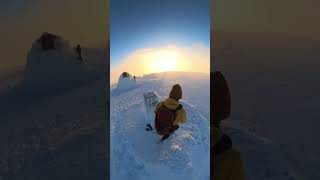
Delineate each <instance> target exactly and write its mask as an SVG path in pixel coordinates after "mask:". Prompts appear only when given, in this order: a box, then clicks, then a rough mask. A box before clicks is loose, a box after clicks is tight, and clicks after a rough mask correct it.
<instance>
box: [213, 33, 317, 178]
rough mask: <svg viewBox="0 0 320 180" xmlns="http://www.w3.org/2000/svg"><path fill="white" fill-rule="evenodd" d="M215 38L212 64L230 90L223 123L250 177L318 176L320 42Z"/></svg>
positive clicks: (258, 36)
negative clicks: (229, 104) (228, 109)
mask: <svg viewBox="0 0 320 180" xmlns="http://www.w3.org/2000/svg"><path fill="white" fill-rule="evenodd" d="M215 38H216V39H215V42H216V44H215V47H216V48H213V49H212V52H211V54H212V55H213V58H214V64H213V67H214V69H218V70H220V71H222V72H223V74H224V75H225V76H226V78H227V80H228V83H229V86H230V91H231V95H232V114H231V117H230V119H229V120H228V121H227V122H226V123H225V124H224V125H225V126H224V128H225V131H226V132H227V133H229V134H230V135H231V137H232V139H233V140H234V146H235V147H236V148H237V149H238V150H239V151H240V152H242V153H243V156H244V163H245V169H246V176H247V179H249V180H255V179H308V180H309V179H311V180H312V179H319V178H320V174H319V172H320V163H319V162H320V159H319V157H320V156H319V152H320V143H319V142H320V141H319V140H318V137H319V135H320V134H319V132H320V131H319V126H320V123H319V122H320V121H319V119H320V116H319V113H318V110H317V109H318V106H319V102H320V96H319V95H318V94H319V93H318V92H319V91H320V86H319V84H320V74H319V70H318V67H320V63H319V61H318V59H319V57H320V53H319V48H320V42H317V41H314V40H310V39H306V38H303V37H302V38H301V37H294V36H288V35H285V34H276V33H230V32H225V33H223V32H217V33H216V36H215Z"/></svg>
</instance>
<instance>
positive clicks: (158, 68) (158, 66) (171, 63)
mask: <svg viewBox="0 0 320 180" xmlns="http://www.w3.org/2000/svg"><path fill="white" fill-rule="evenodd" d="M145 65H146V70H147V71H149V72H150V73H152V72H165V71H175V70H178V69H179V66H181V65H182V64H181V60H180V58H179V54H178V53H177V52H175V51H174V50H168V49H164V50H158V51H154V52H152V53H151V54H149V55H148V57H147V59H146V62H145Z"/></svg>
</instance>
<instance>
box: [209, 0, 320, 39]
mask: <svg viewBox="0 0 320 180" xmlns="http://www.w3.org/2000/svg"><path fill="white" fill-rule="evenodd" d="M319 6H320V1H318V0H303V1H302V0H281V1H279V0H241V1H239V0H222V1H219V0H213V3H212V4H211V7H212V13H213V14H214V21H215V22H213V23H212V26H211V28H214V29H215V30H218V31H231V32H273V33H287V34H291V35H295V36H305V37H309V38H312V39H318V40H319V39H320V33H319V32H320V23H317V22H318V21H319V18H320V11H319Z"/></svg>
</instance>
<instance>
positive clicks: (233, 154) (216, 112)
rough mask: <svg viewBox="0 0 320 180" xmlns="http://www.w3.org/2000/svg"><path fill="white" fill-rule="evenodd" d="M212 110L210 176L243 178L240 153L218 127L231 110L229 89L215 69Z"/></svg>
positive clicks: (227, 179)
mask: <svg viewBox="0 0 320 180" xmlns="http://www.w3.org/2000/svg"><path fill="white" fill-rule="evenodd" d="M211 75H212V77H211V79H212V83H213V89H212V95H211V98H212V100H211V101H212V105H211V107H212V110H211V118H212V119H211V121H210V123H211V138H210V139H211V148H210V149H211V156H210V158H211V162H213V165H212V166H211V167H210V168H211V178H212V179H215V180H234V179H237V180H244V179H245V177H244V168H243V162H242V158H241V153H240V152H239V151H237V150H236V149H234V148H233V147H232V140H231V138H230V137H229V136H228V135H226V134H224V133H223V132H222V130H221V128H220V123H221V121H222V120H224V119H226V118H228V117H229V116H230V112H231V98H230V91H229V87H228V84H227V81H226V80H225V78H224V76H223V75H222V74H221V73H220V72H219V71H216V72H214V73H213V74H211Z"/></svg>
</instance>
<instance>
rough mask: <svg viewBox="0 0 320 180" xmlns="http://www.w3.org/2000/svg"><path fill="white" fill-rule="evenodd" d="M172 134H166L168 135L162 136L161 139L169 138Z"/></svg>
mask: <svg viewBox="0 0 320 180" xmlns="http://www.w3.org/2000/svg"><path fill="white" fill-rule="evenodd" d="M170 135H171V134H166V135H164V136H162V138H161V141H164V140H166V139H168V138H169V137H170Z"/></svg>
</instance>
